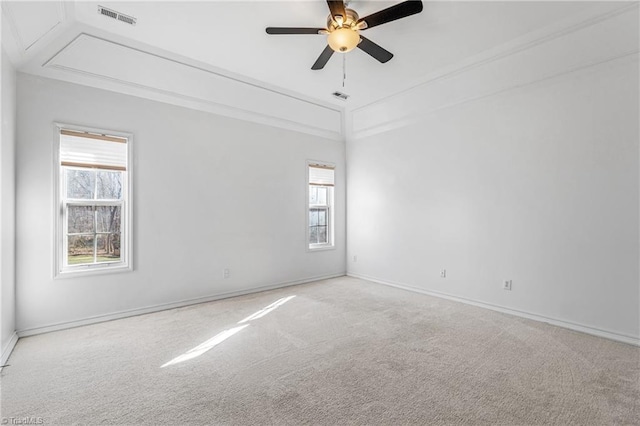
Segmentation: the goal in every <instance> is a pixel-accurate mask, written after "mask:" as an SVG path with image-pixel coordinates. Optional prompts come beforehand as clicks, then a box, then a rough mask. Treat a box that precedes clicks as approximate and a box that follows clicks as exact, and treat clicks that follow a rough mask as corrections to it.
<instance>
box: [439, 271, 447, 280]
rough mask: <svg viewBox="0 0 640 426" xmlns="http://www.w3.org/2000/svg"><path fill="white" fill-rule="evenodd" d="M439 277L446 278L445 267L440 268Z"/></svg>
mask: <svg viewBox="0 0 640 426" xmlns="http://www.w3.org/2000/svg"><path fill="white" fill-rule="evenodd" d="M440 278H447V270H446V269H442V270H441V271H440Z"/></svg>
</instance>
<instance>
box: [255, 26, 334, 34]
mask: <svg viewBox="0 0 640 426" xmlns="http://www.w3.org/2000/svg"><path fill="white" fill-rule="evenodd" d="M266 31H267V34H272V35H278V34H320V31H326V30H325V29H324V28H286V27H284V28H283V27H267V29H266Z"/></svg>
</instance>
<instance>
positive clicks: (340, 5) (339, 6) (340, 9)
mask: <svg viewBox="0 0 640 426" xmlns="http://www.w3.org/2000/svg"><path fill="white" fill-rule="evenodd" d="M327 4H328V5H329V10H330V11H331V16H333V17H334V20H335V16H336V15H340V16H342V19H346V17H347V11H346V10H344V2H343V1H342V0H338V1H331V0H327Z"/></svg>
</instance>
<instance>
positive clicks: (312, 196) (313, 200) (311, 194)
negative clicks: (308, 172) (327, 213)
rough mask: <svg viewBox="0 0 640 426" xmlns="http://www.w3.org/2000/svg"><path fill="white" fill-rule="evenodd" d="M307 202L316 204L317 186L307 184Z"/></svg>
mask: <svg viewBox="0 0 640 426" xmlns="http://www.w3.org/2000/svg"><path fill="white" fill-rule="evenodd" d="M309 204H318V187H317V186H309Z"/></svg>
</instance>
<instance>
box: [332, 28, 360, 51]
mask: <svg viewBox="0 0 640 426" xmlns="http://www.w3.org/2000/svg"><path fill="white" fill-rule="evenodd" d="M327 41H328V42H329V46H331V48H332V49H333V50H334V51H336V52H341V53H347V52H349V51H351V50H353V49H355V48H356V46H357V45H358V43H359V42H360V36H359V35H358V33H357V32H356V31H354V30H352V29H351V28H338V29H337V30H334V31H333V32H331V34H329V36H328V37H327Z"/></svg>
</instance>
